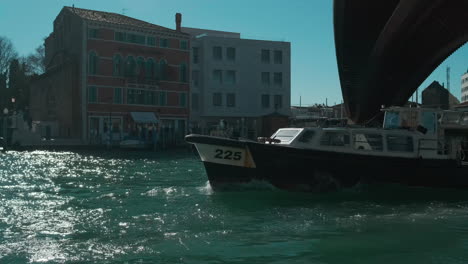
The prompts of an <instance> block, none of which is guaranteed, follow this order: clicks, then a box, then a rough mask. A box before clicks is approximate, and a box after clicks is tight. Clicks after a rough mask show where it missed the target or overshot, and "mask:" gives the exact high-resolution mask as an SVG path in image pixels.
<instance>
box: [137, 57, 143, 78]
mask: <svg viewBox="0 0 468 264" xmlns="http://www.w3.org/2000/svg"><path fill="white" fill-rule="evenodd" d="M137 74H138V76H144V74H145V59H143V57H138V58H137Z"/></svg>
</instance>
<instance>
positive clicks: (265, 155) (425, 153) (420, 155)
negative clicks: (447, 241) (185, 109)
mask: <svg viewBox="0 0 468 264" xmlns="http://www.w3.org/2000/svg"><path fill="white" fill-rule="evenodd" d="M186 141H187V142H189V143H192V144H194V145H195V146H196V148H197V150H198V153H199V154H200V157H201V160H202V161H203V163H204V166H205V169H206V172H207V175H208V179H209V181H210V184H211V186H212V187H213V188H214V189H222V188H224V187H226V186H230V185H231V184H239V183H248V182H252V181H265V182H268V183H270V184H272V185H274V186H275V187H277V188H280V189H287V190H303V191H315V190H330V189H337V188H343V187H352V186H354V185H356V184H358V183H362V182H364V183H399V184H405V185H412V186H431V187H454V188H468V165H467V163H465V161H464V159H465V151H464V147H465V146H466V142H468V113H467V114H465V113H463V112H455V111H440V110H434V109H424V108H403V107H395V108H389V109H386V111H385V118H384V122H383V127H382V128H364V127H339V128H321V127H315V128H281V129H279V130H278V131H277V132H275V133H274V134H273V135H272V136H271V137H270V138H259V140H258V141H251V140H241V139H228V138H221V137H213V136H203V135H188V136H186Z"/></svg>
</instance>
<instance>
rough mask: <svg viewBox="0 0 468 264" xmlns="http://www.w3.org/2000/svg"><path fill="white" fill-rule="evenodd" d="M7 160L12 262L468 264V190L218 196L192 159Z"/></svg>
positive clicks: (5, 194)
mask: <svg viewBox="0 0 468 264" xmlns="http://www.w3.org/2000/svg"><path fill="white" fill-rule="evenodd" d="M0 161H1V163H0V263H467V262H468V192H466V191H452V190H449V191H448V190H431V189H414V188H403V187H388V186H387V187H382V186H358V187H356V188H353V189H349V190H342V191H339V192H333V193H322V194H310V193H289V192H283V191H278V190H271V189H268V188H266V189H265V188H260V189H258V188H257V187H259V186H250V187H245V188H243V189H240V190H234V191H229V192H223V193H213V191H212V190H211V189H210V186H209V184H208V183H207V178H206V175H205V172H204V168H203V165H202V164H201V162H200V161H199V160H198V158H197V157H196V156H195V155H193V154H191V153H187V152H171V153H156V154H155V153H139V152H45V151H34V152H10V153H7V154H3V155H1V154H0ZM467 177H468V176H467Z"/></svg>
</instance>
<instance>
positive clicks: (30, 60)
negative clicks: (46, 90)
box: [25, 44, 46, 74]
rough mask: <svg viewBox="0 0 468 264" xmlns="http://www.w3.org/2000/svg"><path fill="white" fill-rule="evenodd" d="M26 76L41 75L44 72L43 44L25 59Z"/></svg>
mask: <svg viewBox="0 0 468 264" xmlns="http://www.w3.org/2000/svg"><path fill="white" fill-rule="evenodd" d="M25 63H26V64H27V69H25V70H26V72H27V73H28V74H43V73H44V72H45V71H46V63H45V48H44V44H41V45H39V46H38V47H37V48H36V50H35V51H34V53H32V54H29V56H28V57H26V59H25Z"/></svg>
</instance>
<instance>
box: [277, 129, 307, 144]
mask: <svg viewBox="0 0 468 264" xmlns="http://www.w3.org/2000/svg"><path fill="white" fill-rule="evenodd" d="M300 132H301V130H300V129H281V130H278V132H276V134H275V135H273V137H272V138H274V139H279V140H281V143H288V142H290V141H291V140H293V139H294V137H296V136H297V134H299V133H300Z"/></svg>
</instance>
